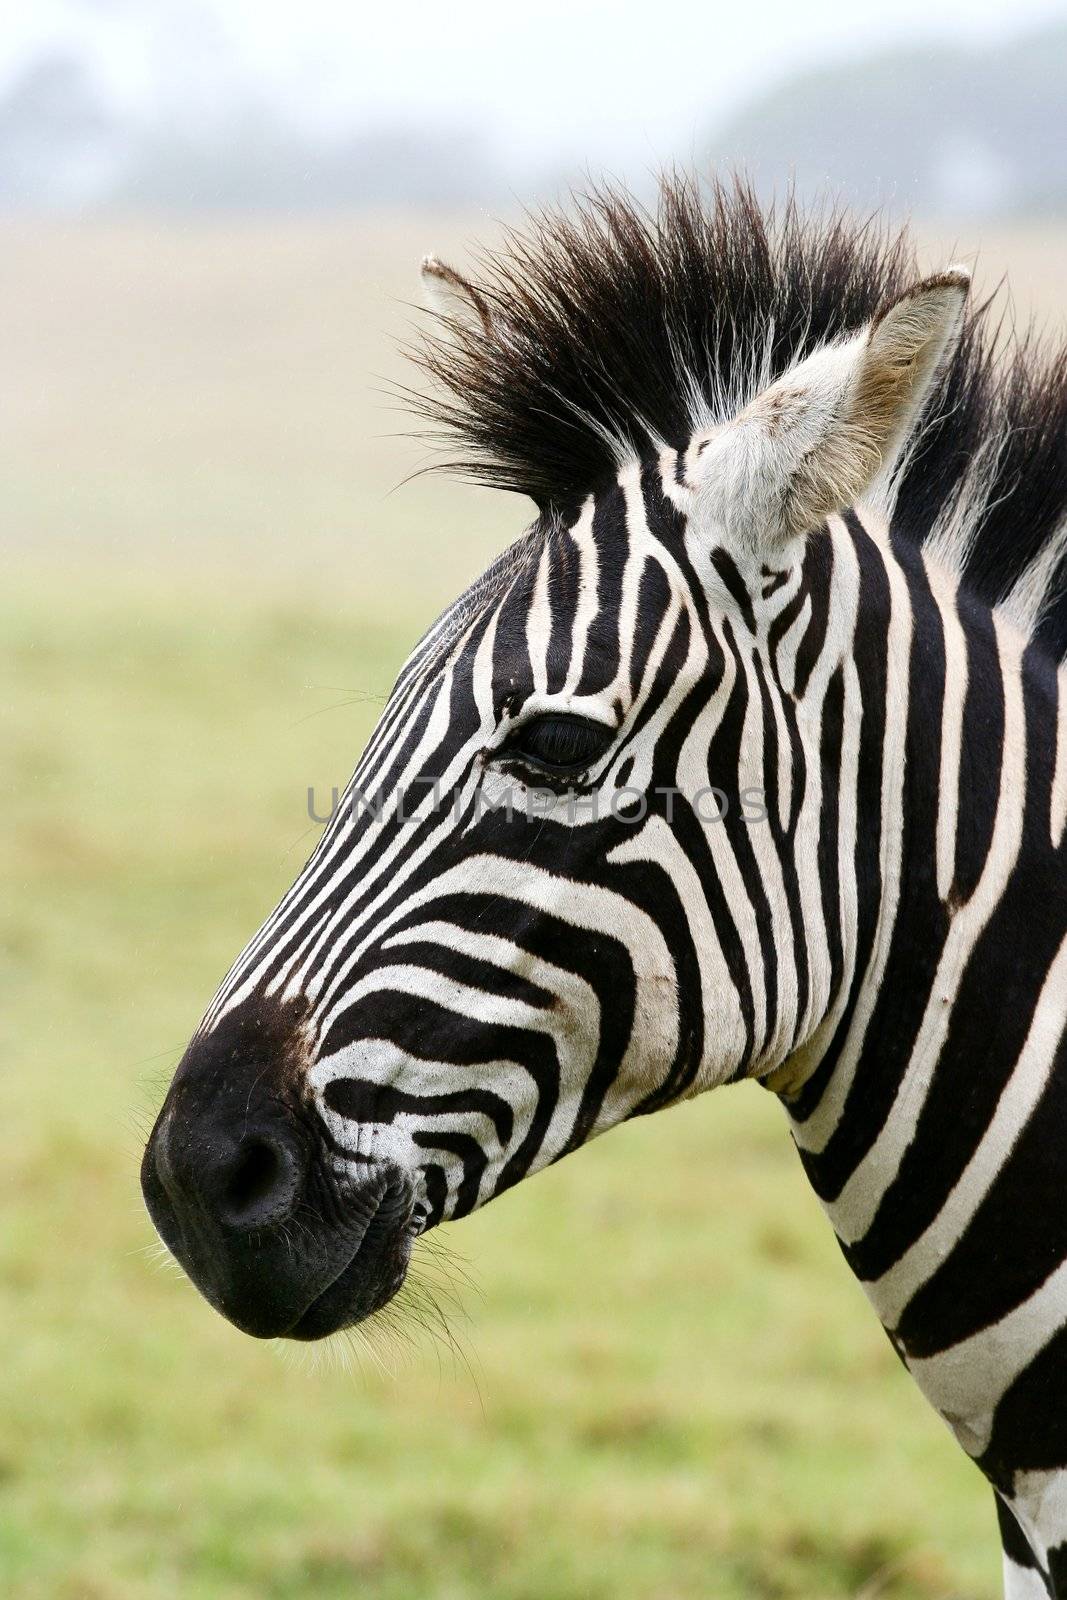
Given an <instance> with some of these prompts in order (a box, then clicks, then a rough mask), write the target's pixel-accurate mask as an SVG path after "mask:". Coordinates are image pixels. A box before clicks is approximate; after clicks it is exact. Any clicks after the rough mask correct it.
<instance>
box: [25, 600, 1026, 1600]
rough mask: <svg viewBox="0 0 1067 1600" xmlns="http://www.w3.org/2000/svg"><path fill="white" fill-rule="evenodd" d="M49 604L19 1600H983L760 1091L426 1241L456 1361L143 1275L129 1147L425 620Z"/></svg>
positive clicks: (28, 621) (36, 899)
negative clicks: (309, 791) (453, 1306)
mask: <svg viewBox="0 0 1067 1600" xmlns="http://www.w3.org/2000/svg"><path fill="white" fill-rule="evenodd" d="M44 599H45V596H44V592H43V590H40V591H38V592H36V593H34V592H33V591H32V590H31V589H30V588H29V587H27V586H26V584H21V585H20V584H16V585H15V586H14V588H13V589H9V590H8V592H7V595H6V597H5V598H4V600H3V602H2V604H3V611H2V615H0V626H2V639H3V650H4V653H5V656H6V658H7V659H6V660H5V661H4V666H3V678H2V682H3V683H4V685H5V686H6V687H5V693H4V703H3V729H4V733H3V737H4V765H3V772H4V783H5V789H6V790H7V793H6V795H5V810H6V812H7V814H8V817H9V822H10V825H11V826H12V827H13V830H14V841H13V848H10V847H9V848H8V849H7V850H5V852H4V856H3V866H4V872H5V874H6V875H7V881H6V882H5V883H4V885H3V901H2V917H3V941H4V959H3V992H2V995H0V1014H2V1027H3V1039H2V1046H3V1052H4V1053H3V1062H4V1065H3V1070H2V1074H0V1183H2V1185H3V1202H2V1213H0V1214H2V1219H3V1221H2V1229H0V1304H2V1322H0V1594H2V1595H3V1596H4V1597H6V1600H172V1597H173V1600H178V1597H181V1600H333V1597H337V1600H341V1597H342V1596H343V1597H345V1600H351V1597H353V1596H356V1595H359V1596H361V1597H367V1600H409V1597H410V1600H475V1597H477V1600H487V1597H488V1600H639V1597H640V1600H690V1597H693V1600H696V1597H698V1596H699V1597H707V1596H716V1597H721V1600H741V1597H745V1600H773V1597H781V1600H788V1597H797V1600H801V1597H803V1600H812V1597H815V1600H836V1597H844V1596H851V1597H860V1596H863V1597H866V1600H871V1597H874V1596H879V1597H886V1600H945V1597H948V1596H957V1597H964V1596H966V1597H970V1600H982V1597H991V1596H992V1595H994V1594H995V1593H996V1592H998V1591H997V1581H998V1567H999V1562H998V1557H997V1551H996V1543H995V1536H994V1530H993V1515H992V1504H991V1497H990V1496H989V1494H988V1492H987V1491H986V1489H985V1488H984V1486H983V1485H982V1483H981V1482H980V1480H979V1477H978V1475H977V1473H976V1472H975V1471H974V1469H973V1467H971V1466H970V1464H969V1463H968V1462H967V1461H966V1460H965V1459H964V1458H963V1457H962V1455H961V1454H960V1453H959V1452H958V1450H957V1447H956V1446H955V1444H954V1443H953V1441H952V1440H951V1439H950V1437H949V1435H948V1433H947V1432H946V1430H945V1429H944V1428H943V1427H942V1425H941V1424H940V1423H939V1422H938V1421H937V1419H936V1418H935V1417H934V1416H933V1414H932V1413H930V1412H929V1411H928V1410H927V1409H926V1407H925V1403H924V1402H923V1401H922V1399H921V1398H920V1396H919V1394H918V1393H917V1391H915V1390H914V1389H913V1388H912V1386H911V1384H910V1381H909V1380H908V1378H907V1377H906V1375H905V1374H904V1372H903V1371H902V1369H901V1368H900V1367H899V1365H898V1363H897V1361H896V1359H895V1357H894V1356H893V1354H892V1352H891V1350H890V1348H889V1346H888V1344H887V1342H886V1341H885V1339H884V1337H883V1335H882V1334H881V1332H880V1330H879V1329H878V1328H877V1326H876V1323H875V1321H874V1318H873V1315H872V1314H871V1312H870V1311H869V1309H868V1308H867V1306H866V1303H865V1301H864V1300H863V1297H862V1295H861V1293H860V1291H859V1289H858V1288H857V1287H856V1285H855V1284H854V1283H853V1282H852V1281H851V1279H850V1278H849V1275H848V1273H847V1270H846V1268H845V1266H844V1264H843V1262H842V1261H841V1260H840V1257H839V1255H838V1252H837V1249H836V1246H835V1245H834V1243H833V1240H832V1237H831V1234H830V1231H829V1228H828V1225H827V1224H826V1223H825V1221H824V1219H823V1218H822V1216H821V1213H820V1211H819V1208H818V1206H817V1204H816V1202H815V1201H814V1199H813V1198H812V1196H811V1195H810V1194H809V1193H808V1192H807V1190H806V1188H805V1185H804V1182H803V1178H802V1174H801V1172H800V1169H799V1164H798V1163H797V1162H796V1159H795V1157H794V1155H793V1153H792V1151H791V1149H790V1147H789V1141H788V1137H787V1134H786V1131H785V1127H784V1120H783V1118H782V1117H781V1114H780V1112H779V1109H778V1107H777V1106H776V1105H775V1104H774V1103H773V1101H772V1100H771V1098H770V1097H769V1096H765V1095H763V1094H762V1093H761V1091H759V1090H757V1089H754V1088H749V1087H747V1086H746V1087H744V1088H740V1089H735V1090H731V1091H723V1092H722V1094H721V1095H719V1096H709V1097H707V1098H706V1099H705V1100H704V1101H703V1102H697V1103H694V1104H692V1105H690V1106H687V1107H685V1108H682V1109H679V1110H676V1111H672V1112H668V1113H663V1114H661V1115H659V1116H656V1117H653V1118H649V1119H647V1120H645V1121H643V1122H641V1123H639V1124H635V1125H633V1126H631V1127H627V1128H624V1129H621V1130H618V1131H616V1132H615V1133H613V1134H612V1135H611V1136H610V1137H609V1138H607V1139H604V1140H601V1141H600V1142H599V1143H598V1144H595V1145H594V1146H592V1147H591V1148H590V1149H588V1150H585V1151H582V1152H580V1153H579V1154H578V1155H577V1156H576V1157H572V1158H571V1159H569V1160H567V1161H565V1162H564V1163H562V1164H561V1165H560V1166H559V1167H558V1168H556V1169H554V1170H553V1171H552V1172H550V1173H546V1174H544V1175H542V1176H540V1177H538V1178H536V1179H534V1180H531V1181H530V1182H529V1183H528V1184H525V1185H522V1186H520V1187H519V1189H517V1190H516V1191H514V1192H513V1193H511V1194H509V1195H507V1196H506V1197H505V1198H503V1199H501V1200H500V1201H498V1202H497V1203H495V1204H494V1205H492V1206H490V1207H489V1208H488V1209H487V1210H486V1211H485V1212H484V1213H480V1214H479V1215H477V1216H475V1217H472V1218H470V1219H468V1220H466V1221H464V1222H463V1223H461V1224H459V1225H457V1226H455V1227H449V1228H446V1229H443V1230H441V1232H440V1234H439V1235H438V1237H439V1238H440V1239H441V1241H442V1244H443V1245H444V1246H445V1247H446V1248H447V1251H448V1252H451V1253H453V1254H454V1255H455V1256H456V1257H458V1260H457V1261H456V1263H455V1265H454V1266H452V1267H450V1266H449V1264H448V1259H447V1256H444V1257H442V1256H437V1255H435V1254H433V1253H431V1252H430V1249H429V1241H428V1242H427V1245H426V1247H425V1251H426V1254H425V1256H424V1261H423V1264H422V1265H421V1266H420V1268H419V1269H418V1271H419V1274H420V1276H421V1278H422V1280H423V1281H424V1282H425V1283H427V1284H433V1283H440V1282H442V1281H445V1282H447V1281H448V1280H450V1279H451V1280H452V1281H453V1282H454V1283H455V1286H456V1288H457V1292H458V1293H459V1297H460V1300H461V1303H462V1311H455V1312H453V1313H452V1315H451V1318H450V1323H451V1329H452V1336H453V1339H454V1341H455V1346H456V1347H457V1349H458V1355H457V1354H456V1352H455V1350H453V1349H452V1348H451V1347H450V1346H449V1345H448V1344H447V1343H446V1342H444V1341H443V1340H441V1339H437V1340H436V1341H435V1340H433V1339H430V1338H428V1337H427V1336H425V1335H418V1336H417V1337H415V1338H414V1340H413V1342H412V1343H411V1344H410V1345H409V1344H407V1343H405V1342H404V1341H403V1340H400V1339H398V1338H397V1337H396V1336H395V1335H394V1336H387V1335H385V1334H377V1335H374V1336H373V1337H372V1340H371V1343H370V1345H369V1346H367V1345H364V1344H362V1343H360V1342H358V1341H357V1342H354V1345H353V1348H352V1349H350V1348H349V1347H348V1346H346V1345H344V1344H342V1345H341V1346H340V1348H339V1350H338V1351H337V1352H336V1353H335V1354H331V1350H330V1349H327V1351H326V1352H325V1353H323V1354H319V1355H316V1353H315V1352H310V1353H308V1352H305V1353H303V1354H300V1353H294V1352H291V1351H289V1350H288V1349H287V1348H285V1347H282V1346H277V1345H261V1344H256V1343H255V1342H253V1341H251V1340H247V1339H245V1338H243V1337H242V1336H241V1335H240V1334H238V1333H237V1332H235V1331H234V1330H233V1329H231V1328H229V1327H228V1326H227V1325H226V1324H224V1323H223V1322H222V1321H221V1319H219V1318H218V1317H217V1316H216V1315H215V1314H214V1313H213V1312H212V1311H210V1310H209V1309H208V1307H207V1306H206V1304H204V1303H203V1302H201V1301H200V1300H199V1298H198V1297H197V1295H196V1294H195V1292H194V1291H193V1290H192V1289H191V1288H190V1287H189V1285H188V1284H186V1283H185V1282H184V1281H183V1280H182V1279H180V1278H179V1276H178V1275H177V1274H176V1272H175V1271H173V1270H170V1271H168V1270H161V1268H160V1267H159V1266H158V1265H157V1264H156V1263H154V1261H153V1259H152V1256H151V1251H150V1243H151V1238H152V1235H151V1229H150V1227H149V1224H148V1221H147V1218H146V1217H145V1215H144V1214H143V1210H142V1207H141V1202H140V1195H139V1190H138V1183H137V1163H138V1158H139V1148H140V1143H141V1130H142V1129H143V1127H144V1126H145V1124H146V1122H147V1121H148V1119H150V1117H151V1115H152V1113H153V1111H154V1108H155V1107H156V1105H157V1104H158V1102H159V1099H160V1097H161V1095H162V1093H163V1089H164V1086H165V1083H166V1081H167V1079H168V1078H169V1075H170V1072H171V1070H172V1068H173V1064H174V1062H175V1060H176V1058H177V1056H178V1054H179V1052H180V1048H181V1044H182V1041H183V1039H184V1037H185V1036H186V1035H187V1033H188V1032H189V1030H190V1029H191V1027H192V1026H193V1025H194V1024H195V1022H196V1020H197V1017H198V1014H199V1011H200V1009H201V1008H202V1006H203V1004H204V1003H205V1002H206V1001H207V999H208V998H209V997H210V994H211V992H212V990H213V988H214V985H215V984H216V982H217V981H218V979H219V978H220V976H221V974H222V972H223V970H224V968H225V966H226V965H227V963H228V962H229V960H230V959H231V958H232V957H233V955H234V954H235V953H236V952H237V950H238V949H239V947H240V945H241V944H242V942H243V940H244V939H245V938H246V937H247V936H248V934H249V933H250V932H251V931H252V930H253V929H254V927H255V926H256V925H257V923H258V920H259V919H260V917H261V916H262V915H263V914H264V913H265V912H266V911H267V910H268V909H269V908H270V907H271V906H272V904H273V903H274V901H275V900H276V898H277V896H278V894H279V893H280V892H281V890H282V888H283V887H284V886H285V884H286V883H287V882H288V881H289V879H290V878H291V877H292V875H293V874H294V873H295V871H296V870H297V868H298V866H299V864H300V862H301V860H302V859H303V857H304V855H305V854H306V852H307V850H308V848H309V847H310V843H311V840H312V833H309V832H308V826H309V825H308V820H307V817H306V814H305V791H306V788H307V785H308V784H309V783H314V784H316V785H317V786H318V788H319V791H320V793H325V792H326V791H327V790H328V788H329V786H330V784H332V783H333V782H340V781H343V780H344V779H345V778H346V777H347V775H348V771H349V769H350V767H351V765H352V763H353V760H354V757H355V755H356V753H357V751H358V748H359V746H360V743H361V741H362V740H363V739H364V738H365V736H366V734H367V732H368V730H369V727H370V726H371V723H372V721H373V718H374V714H375V702H374V700H373V699H367V698H364V696H367V695H373V694H375V693H379V692H381V691H384V690H386V689H387V687H388V684H389V682H390V679H391V676H392V673H393V671H394V670H395V668H396V666H397V665H398V664H399V660H400V658H401V656H402V654H403V652H404V648H405V646H406V644H407V643H408V642H409V641H410V639H411V638H412V637H413V633H414V620H413V619H411V618H404V619H402V622H401V624H400V625H398V626H391V627H386V626H385V624H384V623H383V622H382V620H381V617H382V615H383V612H382V611H381V610H380V609H379V610H376V612H375V616H376V617H377V619H378V620H376V621H374V622H369V621H368V620H367V617H368V612H367V610H366V608H364V609H363V610H362V611H361V610H360V609H359V608H358V607H356V608H353V606H352V605H351V603H349V602H344V601H341V600H339V601H338V602H337V603H336V604H335V605H330V606H328V605H327V604H326V603H325V602H319V603H313V602H311V601H310V600H300V599H298V598H292V599H290V600H288V601H285V600H281V599H278V598H274V599H270V598H267V597H264V596H262V595H261V596H260V597H259V598H257V599H254V600H249V601H240V602H239V601H238V600H237V598H236V594H235V593H227V592H225V589H224V590H223V592H220V593H218V594H216V595H215V596H214V597H213V598H212V599H211V600H210V602H208V601H206V600H204V599H203V598H201V600H200V601H199V603H197V604H196V605H192V604H189V603H187V602H186V601H182V602H181V603H178V601H176V600H175V599H174V598H173V597H171V596H168V595H167V594H166V593H161V592H159V590H158V587H157V589H155V590H151V589H148V588H147V587H145V588H143V590H142V591H139V590H138V588H137V585H136V583H133V582H131V583H129V584H127V585H125V586H119V587H115V588H112V589H110V590H108V589H105V588H104V587H103V586H98V587H95V588H94V587H90V588H88V589H85V588H82V587H80V586H78V585H76V584H74V583H72V582H71V583H67V584H65V585H64V584H60V585H58V586H56V585H55V584H53V585H52V586H51V591H50V593H49V594H48V596H47V604H45V603H44ZM394 609H400V608H399V607H396V608H394ZM12 686H17V693H14V694H13V693H11V689H12ZM309 686H310V687H309ZM325 708H330V709H329V710H326V709H325ZM320 712H322V713H323V714H318V713H320ZM460 1271H462V1272H463V1273H465V1274H466V1275H467V1276H469V1278H470V1280H471V1284H470V1285H469V1286H468V1285H466V1284H465V1282H464V1281H463V1279H462V1278H461V1277H460V1276H459V1275H458V1274H459V1272H460ZM407 1320H408V1325H409V1326H410V1327H411V1328H413V1329H414V1326H415V1324H414V1317H413V1313H411V1312H409V1313H408V1314H407ZM416 1331H417V1330H416Z"/></svg>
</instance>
